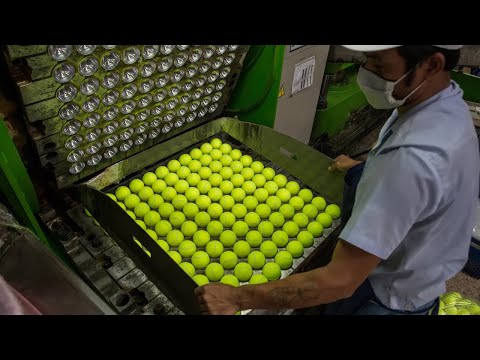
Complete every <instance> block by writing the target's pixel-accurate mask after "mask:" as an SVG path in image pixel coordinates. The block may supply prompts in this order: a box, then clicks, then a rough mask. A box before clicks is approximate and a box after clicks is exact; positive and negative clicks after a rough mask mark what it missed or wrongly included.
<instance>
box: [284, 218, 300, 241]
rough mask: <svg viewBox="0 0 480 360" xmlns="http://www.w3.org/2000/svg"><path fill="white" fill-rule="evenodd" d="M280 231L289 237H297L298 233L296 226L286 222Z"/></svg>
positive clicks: (291, 222)
mask: <svg viewBox="0 0 480 360" xmlns="http://www.w3.org/2000/svg"><path fill="white" fill-rule="evenodd" d="M282 230H283V231H285V232H286V233H287V235H288V236H289V237H295V236H297V234H298V232H299V231H300V229H299V228H298V225H297V224H296V223H294V222H293V221H287V222H286V223H285V224H284V225H283V227H282Z"/></svg>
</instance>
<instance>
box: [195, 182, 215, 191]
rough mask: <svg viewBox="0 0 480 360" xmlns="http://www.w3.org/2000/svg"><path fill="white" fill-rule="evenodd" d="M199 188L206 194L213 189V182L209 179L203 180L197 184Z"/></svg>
mask: <svg viewBox="0 0 480 360" xmlns="http://www.w3.org/2000/svg"><path fill="white" fill-rule="evenodd" d="M197 189H198V191H200V194H202V195H205V194H208V192H209V191H210V190H211V189H212V184H210V183H209V182H208V181H207V180H201V181H200V182H199V183H198V185H197Z"/></svg>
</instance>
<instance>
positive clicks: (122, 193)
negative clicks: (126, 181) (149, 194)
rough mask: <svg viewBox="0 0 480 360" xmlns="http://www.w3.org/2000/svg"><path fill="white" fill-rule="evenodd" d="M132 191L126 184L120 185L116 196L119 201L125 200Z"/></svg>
mask: <svg viewBox="0 0 480 360" xmlns="http://www.w3.org/2000/svg"><path fill="white" fill-rule="evenodd" d="M131 193H132V192H131V191H130V189H129V188H128V187H126V186H120V187H118V188H117V190H115V196H116V198H117V200H118V201H123V200H125V198H126V197H127V196H128V195H130V194H131Z"/></svg>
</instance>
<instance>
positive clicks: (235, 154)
mask: <svg viewBox="0 0 480 360" xmlns="http://www.w3.org/2000/svg"><path fill="white" fill-rule="evenodd" d="M229 155H230V156H231V157H232V159H233V160H239V159H240V158H241V157H242V152H241V151H240V150H238V149H233V150H232V151H230V153H229Z"/></svg>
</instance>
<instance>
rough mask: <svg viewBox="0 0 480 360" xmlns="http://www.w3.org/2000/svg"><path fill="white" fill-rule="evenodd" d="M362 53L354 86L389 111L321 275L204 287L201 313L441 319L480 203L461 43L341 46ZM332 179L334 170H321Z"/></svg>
mask: <svg viewBox="0 0 480 360" xmlns="http://www.w3.org/2000/svg"><path fill="white" fill-rule="evenodd" d="M344 46H345V47H347V48H349V49H351V50H354V51H360V52H363V53H364V55H365V56H366V61H365V62H364V63H363V65H362V66H361V67H360V69H359V72H358V80H357V82H358V85H359V86H360V89H361V90H362V92H363V93H364V94H365V97H366V99H367V101H368V102H369V103H370V105H371V106H372V107H374V108H376V109H394V110H393V112H392V114H391V116H390V118H389V119H388V120H387V121H386V123H385V125H384V126H383V128H382V130H381V132H380V135H379V138H378V141H377V142H376V144H375V146H374V147H373V149H372V150H371V151H370V153H369V155H368V159H367V161H366V163H364V164H360V163H359V162H357V161H354V160H352V159H349V158H347V157H346V156H342V157H339V158H338V159H337V160H336V161H335V162H334V163H333V164H332V165H331V166H330V170H331V171H339V170H341V171H346V170H352V169H354V168H355V167H359V166H363V167H364V168H363V170H362V172H361V177H360V181H359V182H358V187H356V192H355V197H354V204H353V207H352V209H351V216H350V217H349V218H348V220H347V221H346V224H345V227H344V228H343V230H342V232H341V233H340V236H339V239H338V242H337V245H336V247H335V250H334V253H333V255H332V259H331V260H330V262H329V263H328V264H327V265H326V266H324V267H319V268H316V269H313V270H311V271H306V272H303V273H298V274H294V275H291V276H289V277H286V278H285V279H281V280H278V281H272V282H268V283H265V284H260V285H245V286H241V287H237V288H236V287H232V286H229V285H225V284H208V285H205V286H202V287H198V288H197V289H196V290H195V292H196V295H197V298H198V300H199V304H200V308H201V310H202V312H203V313H205V314H235V313H236V312H237V311H239V310H245V309H272V310H274V309H301V308H310V309H312V308H315V307H317V306H319V305H322V304H327V305H326V306H324V307H323V308H324V309H325V311H326V313H331V314H359V315H361V314H379V315H380V314H386V315H394V314H395V315H397V314H398V315H401V314H419V315H423V314H434V313H437V310H436V309H437V308H438V303H439V295H441V294H442V293H444V292H445V291H446V289H445V282H446V281H447V280H448V279H450V278H451V277H453V276H454V275H456V274H457V273H458V272H460V271H461V269H462V268H463V266H464V264H465V263H466V260H467V258H468V249H469V246H470V240H471V232H472V228H473V224H474V214H475V204H476V201H477V196H478V194H479V175H480V165H479V164H480V161H479V160H480V159H479V157H480V156H479V147H478V139H477V136H476V133H475V130H474V125H473V121H472V118H471V115H470V112H469V109H468V107H467V105H466V103H465V102H464V101H463V99H462V96H463V92H462V90H461V89H460V87H459V86H458V84H456V83H455V82H454V81H452V80H451V79H450V70H452V69H453V68H454V67H455V66H456V65H457V62H458V60H459V57H460V51H461V50H460V49H461V47H462V45H415V46H413V45H344ZM325 170H327V169H325Z"/></svg>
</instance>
